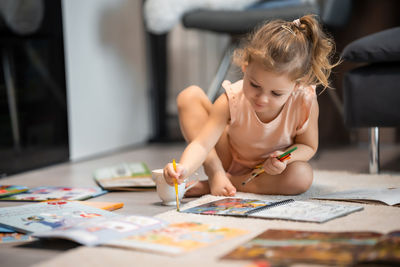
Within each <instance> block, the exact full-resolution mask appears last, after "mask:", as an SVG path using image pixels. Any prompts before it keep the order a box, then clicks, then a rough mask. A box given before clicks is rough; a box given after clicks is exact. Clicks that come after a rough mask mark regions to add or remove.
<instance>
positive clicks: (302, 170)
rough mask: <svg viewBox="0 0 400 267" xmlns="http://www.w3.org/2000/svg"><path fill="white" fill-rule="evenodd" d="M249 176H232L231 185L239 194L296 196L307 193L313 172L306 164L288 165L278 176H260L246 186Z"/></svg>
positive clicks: (294, 163) (298, 162) (297, 162)
mask: <svg viewBox="0 0 400 267" xmlns="http://www.w3.org/2000/svg"><path fill="white" fill-rule="evenodd" d="M249 176H250V174H249V175H242V176H232V177H231V181H232V183H233V185H234V186H235V187H236V188H237V190H238V191H241V192H249V193H256V194H266V195H297V194H301V193H304V192H305V191H307V190H308V189H309V188H310V186H311V184H312V181H313V170H312V168H311V166H310V164H308V163H307V162H303V161H295V162H292V163H290V164H289V165H288V166H287V167H286V169H285V170H284V171H283V172H282V173H281V174H279V175H268V174H265V173H263V174H260V175H259V176H257V177H256V178H254V179H253V180H252V181H250V182H249V183H247V184H246V185H242V182H243V181H245V180H246V179H247V178H248V177H249Z"/></svg>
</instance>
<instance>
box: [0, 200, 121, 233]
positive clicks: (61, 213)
mask: <svg viewBox="0 0 400 267" xmlns="http://www.w3.org/2000/svg"><path fill="white" fill-rule="evenodd" d="M99 216H106V217H113V216H117V215H116V214H114V213H112V212H110V211H106V210H102V209H98V208H94V207H90V206H87V205H82V204H79V203H74V202H68V201H50V202H41V203H36V204H28V205H22V206H17V207H7V208H0V226H4V227H6V228H11V229H14V230H16V231H18V232H22V233H34V232H41V231H48V230H51V229H55V228H57V227H61V226H67V225H72V224H75V223H77V222H79V221H81V220H87V219H90V218H96V217H99Z"/></svg>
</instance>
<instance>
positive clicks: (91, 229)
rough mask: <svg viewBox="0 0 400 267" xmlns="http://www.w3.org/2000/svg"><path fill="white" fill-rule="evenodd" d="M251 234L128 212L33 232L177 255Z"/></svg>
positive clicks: (46, 236) (42, 236) (47, 236)
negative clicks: (125, 214)
mask: <svg viewBox="0 0 400 267" xmlns="http://www.w3.org/2000/svg"><path fill="white" fill-rule="evenodd" d="M246 233H248V232H247V231H246V230H242V229H235V228H229V227H216V226H212V225H208V224H202V223H196V222H181V223H172V224H168V223H167V222H165V221H162V220H160V219H157V218H153V217H146V216H138V215H129V216H118V217H113V218H98V219H92V220H89V221H83V222H79V223H77V224H74V225H69V226H65V227H59V228H56V229H53V230H50V231H45V232H39V233H34V234H33V236H34V237H37V238H62V239H68V240H72V241H75V242H78V243H80V244H83V245H86V246H96V245H103V246H111V247H120V248H128V249H136V250H142V251H147V252H157V253H160V254H170V255H176V254H180V253H184V252H189V251H192V250H195V249H198V248H201V247H205V246H208V245H211V244H215V243H217V242H220V241H223V240H227V239H230V238H233V237H236V236H239V235H243V234H246Z"/></svg>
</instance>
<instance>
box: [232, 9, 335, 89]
mask: <svg viewBox="0 0 400 267" xmlns="http://www.w3.org/2000/svg"><path fill="white" fill-rule="evenodd" d="M334 52H335V45H334V42H333V40H332V39H331V38H330V37H328V36H327V35H326V34H325V33H324V32H323V31H322V29H321V26H320V24H319V23H318V21H317V20H316V19H315V17H314V16H313V15H306V16H303V17H301V18H300V19H298V20H296V21H294V22H288V21H283V20H274V21H271V22H268V23H266V24H264V25H263V26H261V27H260V28H259V29H257V30H256V31H255V32H254V33H253V34H251V35H249V37H248V39H247V40H246V44H245V45H244V46H243V47H242V48H238V49H236V50H235V51H234V55H233V62H234V63H235V64H236V65H238V66H242V65H244V64H248V63H250V62H251V61H252V60H257V61H259V62H261V63H262V64H263V66H264V67H265V69H266V70H268V71H273V72H275V73H278V74H288V75H289V77H290V78H291V79H292V80H293V81H296V82H299V83H304V84H308V85H322V86H323V87H324V89H325V88H328V87H329V81H328V78H329V75H330V73H331V70H332V68H333V67H335V66H336V65H338V64H339V63H340V62H336V63H331V58H332V56H333V54H334Z"/></svg>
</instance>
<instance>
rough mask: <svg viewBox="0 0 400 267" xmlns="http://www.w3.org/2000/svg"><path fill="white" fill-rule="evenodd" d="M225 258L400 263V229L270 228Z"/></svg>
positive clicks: (282, 262) (344, 263) (285, 262)
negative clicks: (311, 229)
mask: <svg viewBox="0 0 400 267" xmlns="http://www.w3.org/2000/svg"><path fill="white" fill-rule="evenodd" d="M222 259H230V260H266V261H268V262H270V263H271V264H272V265H285V266H286V265H291V264H295V263H307V264H327V265H335V266H347V265H353V264H356V263H364V262H370V263H372V262H380V263H384V262H386V263H396V264H400V231H394V232H390V233H388V234H386V235H384V234H381V233H377V232H361V231H360V232H318V231H298V230H279V229H270V230H267V231H265V232H263V233H262V234H260V235H258V236H256V237H255V238H253V239H251V240H250V241H248V242H246V243H245V244H242V245H240V246H239V247H237V248H236V249H234V250H233V251H231V252H229V253H228V254H227V255H225V256H223V257H222Z"/></svg>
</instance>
